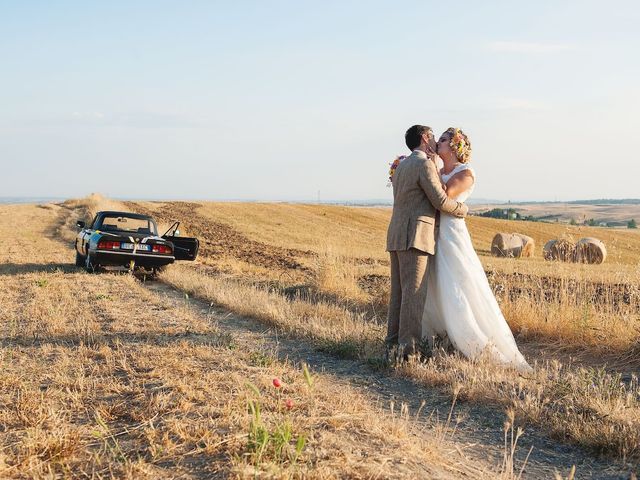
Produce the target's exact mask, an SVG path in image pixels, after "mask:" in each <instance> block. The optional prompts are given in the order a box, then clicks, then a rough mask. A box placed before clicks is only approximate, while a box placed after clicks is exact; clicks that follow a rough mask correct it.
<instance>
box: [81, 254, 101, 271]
mask: <svg viewBox="0 0 640 480" xmlns="http://www.w3.org/2000/svg"><path fill="white" fill-rule="evenodd" d="M84 269H85V270H86V271H87V272H88V273H95V272H96V271H97V269H98V265H95V264H94V263H93V259H92V258H91V255H89V253H88V252H87V256H86V257H84Z"/></svg>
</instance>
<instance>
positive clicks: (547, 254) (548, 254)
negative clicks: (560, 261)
mask: <svg viewBox="0 0 640 480" xmlns="http://www.w3.org/2000/svg"><path fill="white" fill-rule="evenodd" d="M557 241H558V240H549V241H548V242H547V243H545V244H544V247H542V256H543V257H544V259H545V260H555V258H553V246H554V245H555V244H556V242H557Z"/></svg>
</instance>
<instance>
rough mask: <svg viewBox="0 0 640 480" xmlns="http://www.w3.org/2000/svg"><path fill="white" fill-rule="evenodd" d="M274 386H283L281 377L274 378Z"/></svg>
mask: <svg viewBox="0 0 640 480" xmlns="http://www.w3.org/2000/svg"><path fill="white" fill-rule="evenodd" d="M273 386H274V387H276V388H280V387H281V386H282V382H281V381H280V379H279V378H278V377H276V378H274V379H273Z"/></svg>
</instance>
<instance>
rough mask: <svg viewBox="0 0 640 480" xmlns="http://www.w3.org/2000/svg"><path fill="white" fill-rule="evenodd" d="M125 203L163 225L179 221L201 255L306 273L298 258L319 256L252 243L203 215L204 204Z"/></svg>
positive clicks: (224, 225) (309, 252)
mask: <svg viewBox="0 0 640 480" xmlns="http://www.w3.org/2000/svg"><path fill="white" fill-rule="evenodd" d="M123 203H124V204H125V205H126V206H127V207H128V208H130V209H131V210H133V211H136V212H138V213H143V214H147V215H151V216H152V217H154V218H155V219H157V220H160V221H162V222H167V223H173V222H174V221H176V220H179V221H180V223H181V224H182V225H184V226H185V229H186V230H188V231H189V232H190V234H192V235H194V236H196V237H198V239H199V240H200V251H201V254H202V255H203V256H206V257H212V258H219V257H232V258H235V259H237V260H241V261H243V262H246V263H249V264H252V265H258V266H261V267H265V268H276V269H283V270H300V271H303V272H305V273H306V272H308V270H309V269H308V268H307V267H305V266H304V265H302V264H301V263H300V262H299V260H298V259H299V258H300V257H315V256H316V254H315V253H314V252H311V251H308V250H307V251H305V250H297V249H293V248H280V247H275V246H273V245H268V244H266V243H262V242H258V241H255V240H251V239H250V238H248V237H247V236H245V235H244V234H242V233H240V232H238V231H237V230H235V229H233V228H232V227H231V226H229V225H226V224H224V223H219V222H215V221H213V220H211V219H209V218H205V217H204V216H202V215H199V214H198V213H197V211H198V209H199V208H200V207H201V205H200V204H198V203H191V202H170V203H165V204H164V205H163V207H162V208H161V209H158V210H157V211H152V210H150V209H148V208H146V207H144V206H142V205H140V204H139V203H136V202H123Z"/></svg>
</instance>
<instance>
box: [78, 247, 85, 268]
mask: <svg viewBox="0 0 640 480" xmlns="http://www.w3.org/2000/svg"><path fill="white" fill-rule="evenodd" d="M84 262H85V260H84V256H83V255H80V253H78V251H77V250H76V267H84Z"/></svg>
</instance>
